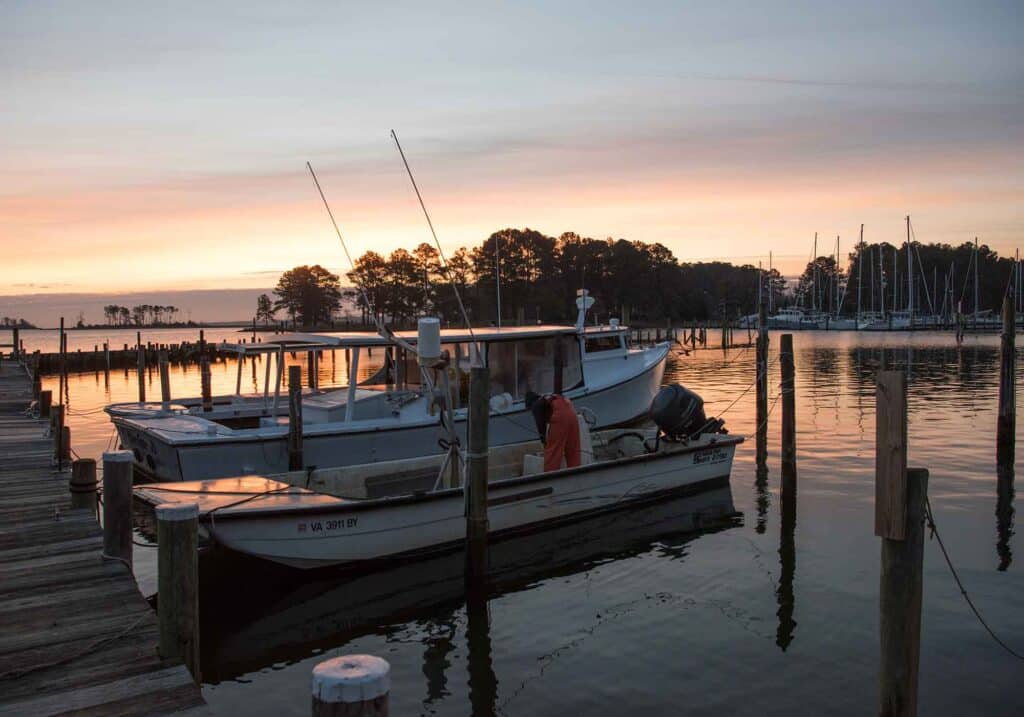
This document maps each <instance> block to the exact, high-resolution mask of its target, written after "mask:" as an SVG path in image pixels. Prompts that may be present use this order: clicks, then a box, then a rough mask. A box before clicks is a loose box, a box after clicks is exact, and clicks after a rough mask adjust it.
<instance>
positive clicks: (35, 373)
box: [32, 357, 43, 401]
mask: <svg viewBox="0 0 1024 717" xmlns="http://www.w3.org/2000/svg"><path fill="white" fill-rule="evenodd" d="M42 392H43V377H42V375H40V373H39V361H38V357H37V360H36V362H35V365H34V366H33V367H32V398H33V399H34V400H36V401H38V400H39V395H40V394H41V393H42Z"/></svg>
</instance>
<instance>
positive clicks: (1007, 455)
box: [996, 296, 1017, 468]
mask: <svg viewBox="0 0 1024 717" xmlns="http://www.w3.org/2000/svg"><path fill="white" fill-rule="evenodd" d="M1016 353H1017V349H1016V317H1015V316H1014V307H1013V301H1012V300H1011V298H1010V297H1009V296H1004V297H1003V333H1002V337H1001V339H1000V342H999V417H998V419H997V422H996V463H997V464H998V465H999V466H1001V467H1004V468H1012V467H1013V462H1014V454H1015V453H1016V427H1017V399H1016V395H1015V385H1016V384H1015V379H1016V376H1015V374H1016V364H1017V357H1016Z"/></svg>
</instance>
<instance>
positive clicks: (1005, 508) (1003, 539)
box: [996, 468, 1014, 571]
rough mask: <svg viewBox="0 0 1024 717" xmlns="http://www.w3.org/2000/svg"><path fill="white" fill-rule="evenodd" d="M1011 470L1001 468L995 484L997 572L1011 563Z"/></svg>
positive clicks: (1012, 511)
mask: <svg viewBox="0 0 1024 717" xmlns="http://www.w3.org/2000/svg"><path fill="white" fill-rule="evenodd" d="M1013 496H1014V490H1013V469H1012V468H1001V469H1000V470H999V475H998V478H997V482H996V536H997V539H996V554H997V555H998V556H999V568H998V569H999V570H1001V571H1005V570H1006V569H1007V568H1009V567H1010V563H1012V562H1013V551H1011V550H1010V538H1012V537H1013V533H1014V530H1013V513H1014V510H1013Z"/></svg>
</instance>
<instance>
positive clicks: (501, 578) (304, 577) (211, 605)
mask: <svg viewBox="0 0 1024 717" xmlns="http://www.w3.org/2000/svg"><path fill="white" fill-rule="evenodd" d="M739 521H740V516H739V515H738V514H736V513H735V508H734V507H733V502H732V492H731V490H730V488H729V487H728V484H727V483H725V482H724V481H723V482H722V484H721V487H718V488H714V489H711V490H704V491H701V492H699V493H696V494H693V495H689V496H682V497H677V498H673V499H670V500H662V501H659V502H657V503H653V504H648V505H643V506H637V507H633V508H630V509H625V510H621V511H617V512H615V513H611V514H608V515H601V516H597V517H592V518H588V519H584V520H580V521H577V522H574V523H571V524H568V525H563V526H560V527H557V528H552V529H550V530H544V531H540V532H536V533H533V534H530V535H527V536H522V537H517V538H516V539H514V540H499V541H494V542H492V543H491V545H490V548H489V558H490V572H489V580H488V591H489V593H490V596H491V597H494V596H495V595H501V594H506V593H512V592H517V591H520V590H524V589H529V588H530V587H531V586H533V585H534V584H535V583H537V582H538V581H543V580H548V579H551V578H556V577H562V576H567V575H573V574H576V573H580V572H584V571H586V570H589V569H591V568H592V567H593V566H594V565H596V564H599V563H603V562H606V561H609V560H616V559H624V558H630V557H633V556H636V555H640V554H642V553H645V552H647V551H650V550H652V549H656V550H657V551H658V552H659V553H660V554H662V555H664V556H665V557H667V558H668V559H675V560H682V559H685V556H686V554H687V552H688V547H687V546H688V545H689V543H691V542H692V541H693V540H694V539H695V538H696V537H697V536H698V535H699V534H700V533H704V532H715V531H719V530H723V529H728V528H730V527H733V526H736V525H739ZM254 562H255V561H252V559H249V558H245V557H242V556H238V555H237V554H234V553H227V552H223V551H214V552H212V553H211V554H209V555H205V556H204V557H203V560H202V561H201V563H200V570H201V581H202V589H201V590H200V596H201V600H202V604H201V606H200V610H199V614H200V616H201V619H202V622H203V624H202V636H201V640H200V644H201V645H202V649H203V654H202V670H203V679H204V680H205V681H208V682H213V683H218V682H221V681H224V680H229V679H233V678H235V677H238V676H240V675H242V674H245V673H249V672H253V671H256V670H260V669H262V668H264V667H267V666H268V665H271V664H275V663H280V662H286V661H295V660H300V659H303V658H305V657H308V656H310V655H311V654H314V653H315V652H317V651H320V650H326V649H330V648H332V647H337V646H339V645H341V644H344V643H345V642H347V641H349V640H352V639H354V638H356V637H358V636H360V635H362V634H366V633H369V632H373V631H376V630H380V629H381V628H384V627H386V626H387V625H389V624H396V623H401V622H408V621H410V620H416V619H425V618H429V617H431V616H432V615H434V614H435V613H436V612H437V611H438V610H439V609H443V608H445V607H446V606H450V607H452V608H454V607H458V606H461V604H462V602H463V599H464V595H465V584H464V577H463V575H464V565H465V556H464V553H463V552H461V551H458V552H453V553H447V554H445V555H439V556H435V557H432V558H429V559H425V560H419V561H416V562H413V563H394V564H391V565H390V566H387V567H384V568H383V569H380V570H375V571H373V572H353V571H344V572H337V571H334V570H331V571H330V572H329V574H326V573H323V572H318V573H313V574H310V573H304V574H297V573H295V572H294V571H292V570H288V569H286V568H279V567H275V566H273V565H268V564H267V563H263V562H258V563H255V565H254ZM254 567H256V568H257V569H255V570H254V569H253V568H254ZM311 578H312V579H311Z"/></svg>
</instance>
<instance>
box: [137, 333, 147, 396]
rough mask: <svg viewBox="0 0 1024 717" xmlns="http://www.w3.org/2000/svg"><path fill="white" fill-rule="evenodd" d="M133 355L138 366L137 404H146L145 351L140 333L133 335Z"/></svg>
mask: <svg viewBox="0 0 1024 717" xmlns="http://www.w3.org/2000/svg"><path fill="white" fill-rule="evenodd" d="M135 353H136V355H137V361H138V366H137V367H136V371H137V373H138V377H139V403H145V402H146V349H145V347H144V346H143V345H142V333H141V332H136V333H135Z"/></svg>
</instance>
